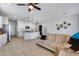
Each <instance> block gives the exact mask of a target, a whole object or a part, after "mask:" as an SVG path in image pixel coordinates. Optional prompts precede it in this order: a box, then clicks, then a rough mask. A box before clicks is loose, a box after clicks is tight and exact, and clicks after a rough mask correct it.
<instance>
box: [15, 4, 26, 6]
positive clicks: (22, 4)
mask: <svg viewBox="0 0 79 59" xmlns="http://www.w3.org/2000/svg"><path fill="white" fill-rule="evenodd" d="M17 5H18V6H25V5H26V4H17Z"/></svg>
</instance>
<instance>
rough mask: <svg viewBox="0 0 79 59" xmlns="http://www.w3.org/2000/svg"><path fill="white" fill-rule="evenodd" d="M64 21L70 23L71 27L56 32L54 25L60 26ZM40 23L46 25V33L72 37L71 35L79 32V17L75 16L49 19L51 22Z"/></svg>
mask: <svg viewBox="0 0 79 59" xmlns="http://www.w3.org/2000/svg"><path fill="white" fill-rule="evenodd" d="M64 21H67V22H70V23H71V26H69V27H68V28H67V29H60V30H57V29H56V24H61V23H63V22H64ZM42 23H43V24H46V25H47V32H48V33H57V34H58V33H59V34H68V35H72V34H73V33H75V32H78V31H79V16H77V15H73V16H68V17H64V18H59V19H56V20H54V19H53V20H52V19H51V20H47V21H44V22H42Z"/></svg>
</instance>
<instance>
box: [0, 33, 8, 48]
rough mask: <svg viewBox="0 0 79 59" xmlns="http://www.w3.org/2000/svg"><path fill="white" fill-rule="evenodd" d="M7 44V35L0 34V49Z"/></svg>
mask: <svg viewBox="0 0 79 59" xmlns="http://www.w3.org/2000/svg"><path fill="white" fill-rule="evenodd" d="M6 43H7V34H1V35H0V47H2V46H3V45H5V44H6Z"/></svg>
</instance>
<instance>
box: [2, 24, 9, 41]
mask: <svg viewBox="0 0 79 59" xmlns="http://www.w3.org/2000/svg"><path fill="white" fill-rule="evenodd" d="M3 31H4V33H7V42H9V41H10V25H9V24H7V25H3Z"/></svg>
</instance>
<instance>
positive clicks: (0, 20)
mask: <svg viewBox="0 0 79 59" xmlns="http://www.w3.org/2000/svg"><path fill="white" fill-rule="evenodd" d="M0 28H2V16H0Z"/></svg>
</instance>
